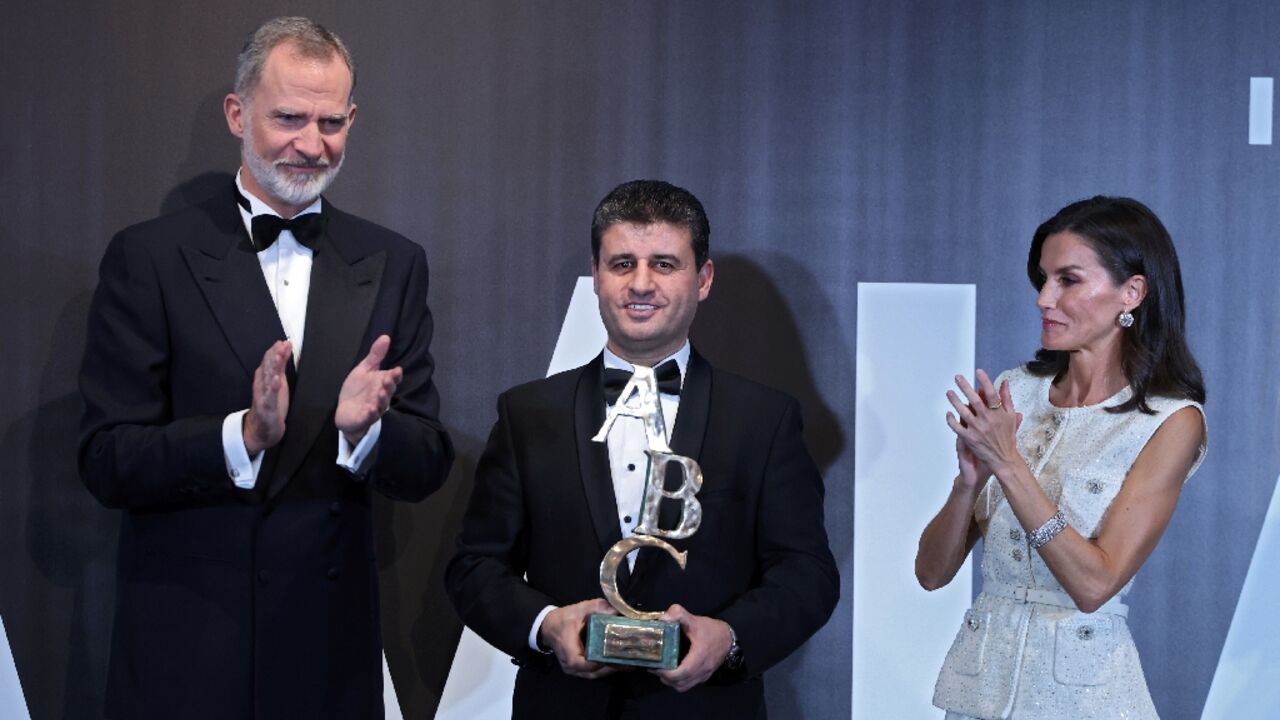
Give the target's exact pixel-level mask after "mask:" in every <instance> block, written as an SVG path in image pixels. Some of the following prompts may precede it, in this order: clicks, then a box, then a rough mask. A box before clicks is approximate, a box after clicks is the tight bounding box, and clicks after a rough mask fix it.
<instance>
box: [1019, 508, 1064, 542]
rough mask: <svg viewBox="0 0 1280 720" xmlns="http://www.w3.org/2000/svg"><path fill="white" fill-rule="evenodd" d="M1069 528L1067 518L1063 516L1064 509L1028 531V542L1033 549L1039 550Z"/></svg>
mask: <svg viewBox="0 0 1280 720" xmlns="http://www.w3.org/2000/svg"><path fill="white" fill-rule="evenodd" d="M1066 529H1067V519H1066V518H1065V517H1063V516H1062V511H1061V510H1059V511H1058V512H1056V513H1054V514H1053V517H1051V518H1049V519H1048V520H1045V521H1044V524H1043V525H1041V526H1040V527H1038V528H1036V529H1035V530H1032V531H1031V532H1029V533H1027V542H1029V543H1030V544H1031V549H1032V550H1039V549H1040V548H1042V547H1044V546H1045V545H1047V544H1048V543H1049V541H1050V540H1052V539H1054V538H1056V537H1058V533H1060V532H1062V531H1063V530H1066Z"/></svg>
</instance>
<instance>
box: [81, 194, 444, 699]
mask: <svg viewBox="0 0 1280 720" xmlns="http://www.w3.org/2000/svg"><path fill="white" fill-rule="evenodd" d="M324 214H325V215H326V216H327V218H328V230H327V233H326V237H324V238H322V239H321V240H320V241H319V244H318V245H317V246H316V248H315V255H314V258H313V261H312V263H313V264H312V270H311V286H310V293H309V295H308V301H307V321H306V328H305V334H304V339H303V348H302V357H301V361H300V363H299V366H298V367H296V368H294V367H293V366H292V363H291V364H290V368H289V372H288V379H289V385H290V404H289V413H288V416H287V419H286V430H285V435H284V439H283V440H282V441H281V442H280V443H279V444H278V445H277V446H275V447H273V448H271V449H270V450H268V451H267V452H266V454H265V456H264V459H263V463H262V467H261V470H260V472H259V475H258V480H257V485H256V487H255V489H254V490H252V491H248V490H241V489H238V488H236V487H235V485H234V484H233V483H232V481H231V480H230V478H229V477H228V474H227V467H226V463H225V460H224V457H223V448H222V437H221V426H222V422H223V419H224V418H225V417H226V415H228V414H229V413H231V412H234V411H237V410H242V409H245V408H247V407H249V405H250V402H251V396H252V383H253V374H254V370H255V369H256V368H257V366H258V364H259V363H260V362H261V359H262V355H263V353H264V352H265V351H266V349H267V348H268V347H269V346H270V345H271V344H272V343H273V342H275V341H276V340H279V339H282V338H284V331H283V329H282V327H281V325H280V320H279V315H278V314H277V312H276V309H275V306H274V305H273V304H272V302H271V297H270V294H269V293H268V290H267V286H266V283H265V281H264V279H263V275H262V269H261V266H260V265H259V262H258V259H257V256H256V255H255V253H254V251H253V249H252V247H251V246H250V243H249V238H248V234H247V233H246V232H245V228H244V223H243V222H242V220H241V218H240V213H239V210H238V208H237V206H236V203H235V200H234V195H233V189H232V188H230V187H228V188H227V190H226V191H225V192H224V193H223V194H222V195H220V196H218V197H216V198H214V199H213V200H211V201H209V202H207V203H205V204H204V205H201V206H198V207H194V208H189V209H185V210H181V211H179V212H177V213H174V214H171V215H167V216H164V217H161V218H158V219H156V220H152V221H149V222H146V223H142V224H140V225H135V226H133V227H130V228H127V229H125V230H123V231H121V232H120V233H119V234H118V235H116V237H115V238H114V239H113V240H112V241H111V244H110V245H109V247H108V248H107V251H106V254H105V256H104V258H103V260H102V265H101V269H100V279H99V284H98V289H97V292H96V293H95V295H94V298H93V304H92V307H91V310H90V316H89V330H88V342H87V347H86V349H85V357H84V362H83V365H82V368H81V373H80V388H81V392H82V394H83V396H84V400H85V404H86V408H85V414H84V418H83V422H82V425H81V437H80V455H79V460H80V472H81V476H82V478H83V480H84V482H85V484H86V485H87V486H88V488H89V490H90V491H91V492H93V494H94V495H95V496H96V497H97V498H98V499H99V500H100V501H101V502H102V503H103V504H105V505H107V506H109V507H115V508H122V509H124V510H125V511H126V512H125V514H124V522H123V529H122V533H121V543H120V557H119V583H118V587H117V607H116V620H115V629H114V633H113V637H112V657H111V669H110V673H109V679H108V697H107V706H108V715H109V716H111V717H117V718H152V717H155V718H160V717H164V718H175V717H182V718H206V717H207V718H251V717H258V718H281V717H307V718H323V717H340V718H363V717H374V716H377V717H381V712H382V665H381V647H382V645H381V638H380V634H379V633H380V629H379V623H378V594H377V565H376V562H375V559H374V550H373V548H374V544H373V533H372V523H371V517H370V509H369V492H370V488H372V489H375V490H377V491H379V492H381V493H383V494H385V495H387V496H389V497H392V498H396V499H402V500H420V499H422V498H423V497H425V496H426V495H427V494H428V493H430V492H431V491H432V490H434V489H435V488H436V487H438V486H439V485H440V484H441V482H443V480H444V478H445V476H446V474H447V472H448V469H449V466H450V464H451V462H452V459H453V449H452V446H451V444H450V442H449V438H448V436H447V434H446V433H445V431H444V430H443V428H442V427H441V425H440V423H439V421H438V420H437V419H436V416H437V412H438V407H439V398H438V395H437V393H436V389H435V386H434V385H433V384H432V381H431V376H432V369H433V364H432V360H431V355H430V354H429V352H428V345H429V343H430V340H431V333H432V322H431V314H430V311H429V310H428V309H427V304H426V298H427V264H426V259H425V256H424V254H423V252H422V249H421V248H420V247H418V246H417V245H415V244H413V243H411V242H409V241H408V240H406V239H405V238H403V237H401V236H399V235H397V234H395V233H392V232H391V231H389V230H386V229H384V228H381V227H379V226H377V225H374V224H372V223H368V222H365V221H363V220H361V219H359V218H356V217H354V216H352V215H348V214H347V213H344V212H342V211H340V210H338V209H336V208H334V207H333V205H332V204H331V203H329V202H327V201H326V202H325V203H324ZM384 333H385V334H389V335H390V336H391V348H390V351H389V354H388V356H387V360H386V366H387V367H392V366H395V365H399V366H401V367H403V368H404V380H403V382H402V383H401V384H400V387H399V389H398V390H397V392H396V395H395V397H394V399H393V401H392V403H391V409H390V410H389V411H388V412H387V413H386V414H385V415H384V416H383V419H382V432H381V436H380V438H379V441H378V444H377V447H376V449H375V451H374V452H375V454H374V455H373V457H371V458H370V459H369V460H368V461H367V462H366V465H365V467H364V468H362V469H361V473H360V476H359V477H357V476H353V475H352V474H350V473H348V472H347V471H345V470H343V469H342V468H340V467H339V466H338V465H337V464H335V462H334V460H335V458H336V457H337V435H338V431H337V429H336V428H335V426H334V423H333V414H334V409H335V408H336V406H337V397H338V390H339V388H340V387H341V385H342V381H343V380H344V379H345V377H346V375H347V373H348V372H350V370H351V368H352V367H353V366H354V365H355V364H356V363H357V362H358V361H359V360H360V359H361V358H363V357H364V355H365V354H366V353H367V352H368V350H369V347H370V345H371V344H372V343H373V340H374V339H375V338H377V336H378V335H381V334H384Z"/></svg>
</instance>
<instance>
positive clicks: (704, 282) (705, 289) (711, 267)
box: [698, 258, 716, 302]
mask: <svg viewBox="0 0 1280 720" xmlns="http://www.w3.org/2000/svg"><path fill="white" fill-rule="evenodd" d="M715 279H716V266H715V264H714V263H712V262H711V258H707V261H706V262H704V263H702V267H700V268H698V302H702V301H703V300H706V299H707V296H708V295H710V294H711V282H712V281H713V280H715Z"/></svg>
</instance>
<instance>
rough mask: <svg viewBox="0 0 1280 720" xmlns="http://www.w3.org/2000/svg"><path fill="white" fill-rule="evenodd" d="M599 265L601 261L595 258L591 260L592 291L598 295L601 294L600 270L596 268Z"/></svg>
mask: <svg viewBox="0 0 1280 720" xmlns="http://www.w3.org/2000/svg"><path fill="white" fill-rule="evenodd" d="M599 264H600V261H599V260H596V258H595V257H594V256H593V257H592V258H591V290H592V292H594V293H595V294H596V295H599V294H600V275H599V269H598V268H597V267H596V266H597V265H599Z"/></svg>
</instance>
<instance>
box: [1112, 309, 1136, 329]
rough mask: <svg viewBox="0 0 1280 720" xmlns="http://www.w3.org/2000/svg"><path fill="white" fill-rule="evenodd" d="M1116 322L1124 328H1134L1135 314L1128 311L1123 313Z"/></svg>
mask: <svg viewBox="0 0 1280 720" xmlns="http://www.w3.org/2000/svg"><path fill="white" fill-rule="evenodd" d="M1116 322H1118V323H1120V327H1122V328H1131V327H1133V313H1131V312H1129V311H1128V310H1123V311H1121V313H1120V315H1118V316H1117V317H1116Z"/></svg>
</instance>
